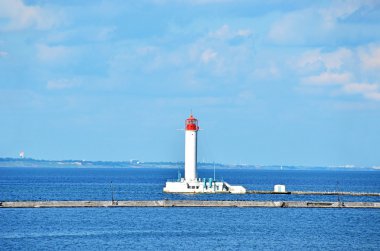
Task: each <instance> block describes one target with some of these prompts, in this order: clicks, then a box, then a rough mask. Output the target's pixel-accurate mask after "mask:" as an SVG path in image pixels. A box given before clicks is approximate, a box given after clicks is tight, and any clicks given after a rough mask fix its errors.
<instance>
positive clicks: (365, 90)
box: [342, 83, 380, 101]
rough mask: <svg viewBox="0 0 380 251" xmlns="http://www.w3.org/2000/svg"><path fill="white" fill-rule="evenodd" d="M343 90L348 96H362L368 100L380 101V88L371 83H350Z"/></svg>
mask: <svg viewBox="0 0 380 251" xmlns="http://www.w3.org/2000/svg"><path fill="white" fill-rule="evenodd" d="M342 90H343V91H344V92H345V93H347V94H361V95H363V96H364V97H365V98H367V99H372V100H379V101H380V86H379V85H378V84H369V83H349V84H346V85H344V86H343V88H342Z"/></svg>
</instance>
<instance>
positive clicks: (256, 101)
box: [0, 0, 380, 166]
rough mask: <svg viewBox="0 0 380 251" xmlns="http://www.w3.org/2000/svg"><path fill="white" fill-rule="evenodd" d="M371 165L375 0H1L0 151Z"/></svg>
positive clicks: (379, 90) (376, 104) (375, 140)
mask: <svg viewBox="0 0 380 251" xmlns="http://www.w3.org/2000/svg"><path fill="white" fill-rule="evenodd" d="M191 111H193V113H194V116H196V117H197V118H198V119H199V123H200V127H201V128H202V129H203V130H202V131H200V135H199V160H200V161H210V162H212V161H216V162H223V163H231V164H233V163H242V164H244V163H246V164H263V165H270V164H280V165H281V164H282V165H309V166H313V165H358V166H373V165H376V166H378V165H380V2H379V1H376V0H375V1H366V0H360V1H331V0H326V1H305V0H299V1H292V0H287V1H275V0H269V1H261V0H257V1H255V0H192V1H186V0H139V1H134V0H130V1H126V0H107V1H106V0H93V1H76V0H62V1H60V0H24V1H22V0H0V118H1V119H0V157H17V156H18V153H19V152H20V151H21V150H24V151H25V154H26V156H27V157H32V158H38V159H85V160H129V159H140V160H142V161H181V160H183V158H184V145H183V143H184V133H183V131H180V130H178V129H181V128H183V123H184V120H185V119H186V118H187V117H188V116H189V114H190V112H191Z"/></svg>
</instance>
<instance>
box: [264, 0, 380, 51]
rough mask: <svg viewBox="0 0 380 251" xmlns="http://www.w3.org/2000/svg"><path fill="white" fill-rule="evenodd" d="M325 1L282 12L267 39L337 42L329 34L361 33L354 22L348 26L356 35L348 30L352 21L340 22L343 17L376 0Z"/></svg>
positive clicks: (340, 36)
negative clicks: (322, 4)
mask: <svg viewBox="0 0 380 251" xmlns="http://www.w3.org/2000/svg"><path fill="white" fill-rule="evenodd" d="M377 2H378V1H377ZM327 3H328V6H323V7H320V5H318V4H317V5H316V6H312V7H308V8H303V9H299V10H296V11H293V12H285V13H284V14H283V15H282V16H281V17H280V18H279V19H278V20H276V21H275V22H274V23H273V24H272V26H271V28H270V30H269V32H268V37H269V39H270V40H271V41H273V42H276V43H290V44H308V45H310V44H311V43H317V44H320V43H325V44H326V43H331V42H334V43H336V42H335V41H334V39H332V38H338V39H342V38H352V36H360V34H363V30H359V29H357V26H356V27H354V26H351V27H354V29H351V30H353V31H355V35H354V34H351V33H347V32H345V31H346V30H347V27H348V26H350V25H351V24H350V23H349V24H348V25H346V26H343V25H342V21H344V20H346V19H347V18H348V17H350V16H351V15H353V14H355V13H357V12H358V11H359V10H360V9H361V8H363V7H368V8H372V7H373V6H376V0H351V1H343V0H342V1H340V0H337V1H328V2H327ZM309 6H310V5H309ZM363 27H365V26H364V25H363ZM372 29H373V28H372ZM375 29H376V28H375Z"/></svg>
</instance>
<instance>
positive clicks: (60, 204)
mask: <svg viewBox="0 0 380 251" xmlns="http://www.w3.org/2000/svg"><path fill="white" fill-rule="evenodd" d="M72 207H268V208H278V207H281V208H375V209H380V202H325V201H247V200H246V201H220V200H218V201H216V200H214V201H204V200H145V201H3V202H0V208H72Z"/></svg>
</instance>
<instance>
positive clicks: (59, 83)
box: [46, 78, 81, 90]
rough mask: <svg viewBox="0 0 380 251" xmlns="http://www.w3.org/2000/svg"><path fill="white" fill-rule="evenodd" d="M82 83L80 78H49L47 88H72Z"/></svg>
mask: <svg viewBox="0 0 380 251" xmlns="http://www.w3.org/2000/svg"><path fill="white" fill-rule="evenodd" d="M80 84H81V83H80V81H79V80H78V79H76V78H74V79H56V80H49V81H48V83H47V85H46V88H47V89H49V90H62V89H70V88H74V87H77V86H79V85H80Z"/></svg>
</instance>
